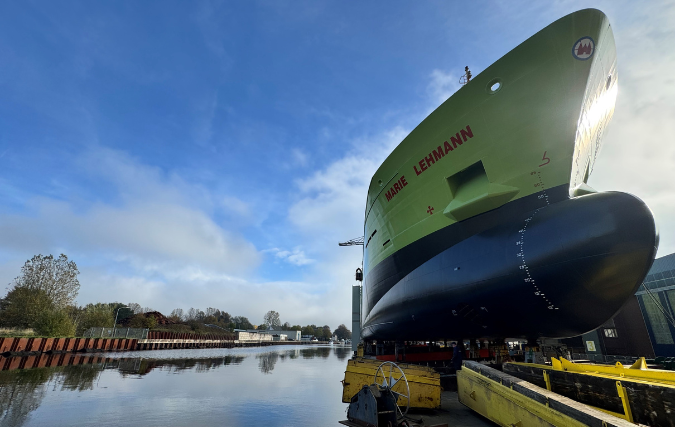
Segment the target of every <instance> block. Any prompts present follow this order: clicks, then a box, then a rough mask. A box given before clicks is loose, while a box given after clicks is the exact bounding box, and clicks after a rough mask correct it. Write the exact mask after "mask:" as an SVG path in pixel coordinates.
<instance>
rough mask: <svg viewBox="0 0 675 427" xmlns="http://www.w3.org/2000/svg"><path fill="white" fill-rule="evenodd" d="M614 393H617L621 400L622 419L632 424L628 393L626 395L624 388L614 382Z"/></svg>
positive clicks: (618, 382) (619, 383)
mask: <svg viewBox="0 0 675 427" xmlns="http://www.w3.org/2000/svg"><path fill="white" fill-rule="evenodd" d="M616 391H617V392H618V393H619V397H620V398H621V404H622V405H623V413H624V417H625V418H626V420H627V421H630V422H631V423H632V422H633V413H632V412H631V411H630V402H629V400H628V393H626V389H625V388H624V386H623V385H621V381H617V382H616Z"/></svg>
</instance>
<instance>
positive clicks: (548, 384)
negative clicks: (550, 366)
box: [542, 371, 551, 391]
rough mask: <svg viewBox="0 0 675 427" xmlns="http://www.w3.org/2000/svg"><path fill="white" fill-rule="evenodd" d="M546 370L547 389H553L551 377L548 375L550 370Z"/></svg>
mask: <svg viewBox="0 0 675 427" xmlns="http://www.w3.org/2000/svg"><path fill="white" fill-rule="evenodd" d="M542 372H544V382H545V383H546V390H548V391H551V377H549V376H548V371H542Z"/></svg>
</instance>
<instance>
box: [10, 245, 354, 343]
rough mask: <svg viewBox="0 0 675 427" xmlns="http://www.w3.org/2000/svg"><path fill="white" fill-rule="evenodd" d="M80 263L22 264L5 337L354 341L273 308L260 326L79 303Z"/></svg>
mask: <svg viewBox="0 0 675 427" xmlns="http://www.w3.org/2000/svg"><path fill="white" fill-rule="evenodd" d="M79 274H80V272H79V270H78V268H77V265H76V264H75V262H74V261H72V260H69V259H68V257H67V256H66V255H64V254H61V255H60V256H59V257H58V258H55V257H54V256H53V255H46V256H45V255H41V254H40V255H35V256H34V257H33V258H31V259H30V260H28V261H26V263H25V264H24V265H23V267H21V274H20V275H19V276H18V277H16V278H15V279H14V280H13V282H12V283H10V284H9V287H8V292H7V294H6V295H5V296H4V297H3V298H2V299H0V338H2V337H14V338H20V337H26V338H55V337H59V338H70V337H83V334H84V332H85V331H86V330H88V329H89V328H101V327H107V328H113V327H115V328H144V329H148V330H149V331H152V332H169V333H179V334H190V335H195V337H197V336H199V335H217V336H223V337H228V338H230V339H232V337H233V336H234V330H235V329H243V330H251V329H258V330H268V331H270V332H271V331H301V334H302V335H303V336H308V337H311V338H312V339H313V338H316V339H317V340H318V341H329V340H331V339H333V338H335V339H338V340H340V339H345V340H346V339H350V338H351V331H350V330H349V329H347V327H346V326H345V325H344V324H342V325H339V326H338V327H337V328H336V329H335V330H334V331H332V330H331V328H330V326H328V325H323V326H317V325H314V324H311V325H306V326H300V325H291V324H290V323H288V322H286V323H284V324H282V323H281V320H280V315H279V313H278V312H276V311H273V310H271V311H268V312H267V313H266V314H265V315H264V316H263V321H262V323H261V324H259V325H254V324H252V323H251V322H250V321H249V319H248V318H246V317H244V316H232V315H230V314H229V313H228V312H226V311H224V310H219V309H217V308H213V307H208V308H207V309H206V310H201V309H197V308H190V309H188V310H183V309H182V308H176V309H174V310H173V311H172V312H171V314H170V315H168V316H165V315H163V314H162V313H160V312H158V311H155V310H153V309H151V308H149V307H145V308H143V307H142V306H141V305H140V304H138V303H134V302H131V303H128V304H123V303H121V302H111V303H101V302H99V303H90V304H86V305H84V306H78V305H77V304H76V303H75V298H76V297H77V295H78V293H79V290H80V282H79V280H78V278H77V277H78V275H79Z"/></svg>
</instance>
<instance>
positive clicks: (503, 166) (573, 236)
mask: <svg viewBox="0 0 675 427" xmlns="http://www.w3.org/2000/svg"><path fill="white" fill-rule="evenodd" d="M617 83H618V79H617V69H616V46H615V43H614V37H613V34H612V29H611V26H610V25H609V22H608V20H607V17H606V16H605V15H604V14H603V13H602V12H600V11H598V10H593V9H587V10H582V11H578V12H575V13H572V14H570V15H568V16H565V17H563V18H561V19H560V20H558V21H556V22H554V23H553V24H551V25H549V26H548V27H546V28H544V29H543V30H541V31H540V32H539V33H537V34H535V35H534V36H532V37H531V38H530V39H528V40H526V41H525V42H523V43H522V44H521V45H519V46H518V47H516V48H515V49H513V50H512V51H511V52H509V53H508V54H506V55H505V56H504V57H502V58H501V59H499V60H498V61H497V62H495V63H494V64H493V65H491V66H490V67H488V68H487V69H486V70H484V71H483V72H481V73H480V74H479V75H478V76H476V77H475V78H474V79H472V80H471V81H470V82H469V83H468V84H466V85H464V86H463V87H462V88H461V89H460V90H458V91H457V92H456V93H455V94H454V95H453V96H452V97H450V98H449V99H448V100H447V101H446V102H444V103H443V104H442V105H441V106H440V107H438V108H437V109H436V110H435V111H434V112H433V113H431V114H430V115H429V116H428V117H427V118H426V119H425V120H424V121H423V122H422V123H420V125H418V126H417V128H415V129H414V130H413V131H412V132H411V133H410V135H408V136H407V137H406V138H405V139H404V140H403V141H402V142H401V143H400V144H399V146H398V147H396V149H394V151H393V152H392V153H391V154H390V155H389V157H388V158H387V159H386V160H385V161H384V162H383V164H382V165H381V166H380V168H379V169H378V170H377V172H376V173H375V175H374V176H373V178H372V181H371V184H370V187H369V190H368V197H367V202H366V214H365V230H364V240H365V241H364V256H363V267H364V283H363V295H362V325H363V329H362V336H363V337H364V338H365V339H407V340H414V339H437V338H443V337H450V336H459V335H462V336H467V337H468V336H475V337H478V336H501V337H517V336H523V337H535V336H537V337H538V336H548V337H554V336H571V335H577V334H580V333H583V332H586V331H588V330H591V329H594V328H595V327H597V326H599V325H600V324H601V323H603V322H604V321H606V320H607V319H608V318H609V317H611V316H612V315H613V314H614V313H615V312H616V311H617V310H619V308H620V307H621V305H622V304H623V303H624V302H625V301H626V299H627V298H628V297H629V296H630V295H632V293H634V291H635V290H636V287H637V286H639V284H640V283H641V281H642V279H643V278H644V276H645V275H646V273H647V271H648V269H649V267H650V265H651V263H652V261H653V259H654V256H655V252H656V247H657V246H658V237H657V232H656V226H655V224H654V220H653V217H652V215H651V212H650V211H649V209H648V208H647V207H646V206H645V205H644V204H643V203H642V202H641V201H640V200H639V199H637V198H635V197H633V196H630V195H626V194H623V193H596V192H595V191H594V190H593V189H592V188H590V187H589V186H588V185H587V184H586V182H587V180H588V177H589V175H590V174H591V172H592V170H593V164H594V161H595V159H596V156H597V155H598V152H599V149H600V141H601V138H602V134H603V132H604V130H605V128H606V126H607V125H608V123H609V121H610V120H611V117H612V114H613V111H614V103H615V99H616V95H617ZM610 207H611V209H612V210H611V211H608V209H610ZM542 221H543V222H542ZM528 226H529V230H528ZM542 233H543V234H542ZM540 234H541V235H540ZM556 241H557V242H558V243H555V242H556ZM551 242H553V243H551ZM579 299H581V300H584V301H586V302H587V304H579ZM504 305H508V306H509V307H508V309H510V310H518V311H521V312H522V311H523V310H526V311H527V313H528V315H525V316H521V317H523V319H522V321H520V320H519V321H505V319H503V318H500V316H503V315H504V309H503V307H504ZM584 310H585V311H590V313H588V312H585V311H584ZM506 312H508V310H506ZM511 317H513V316H511ZM528 322H529V324H528ZM531 322H534V323H535V324H534V325H533V324H531ZM506 323H509V325H506Z"/></svg>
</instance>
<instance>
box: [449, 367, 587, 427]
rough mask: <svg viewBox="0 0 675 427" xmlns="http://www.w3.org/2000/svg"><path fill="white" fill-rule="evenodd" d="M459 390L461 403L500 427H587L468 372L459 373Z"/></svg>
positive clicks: (464, 370)
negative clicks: (516, 426)
mask: <svg viewBox="0 0 675 427" xmlns="http://www.w3.org/2000/svg"><path fill="white" fill-rule="evenodd" d="M457 386H458V394H459V401H460V402H462V403H463V404H464V405H466V406H468V407H469V408H471V409H473V410H474V411H476V412H478V413H479V414H481V415H483V416H484V417H486V418H489V419H490V420H492V421H494V422H495V423H497V424H499V425H501V426H505V427H508V426H514V425H520V426H561V427H563V426H564V427H583V426H585V424H584V423H582V422H579V421H576V420H574V419H572V418H570V417H568V416H566V415H564V414H561V413H560V412H558V411H556V410H554V409H551V408H549V407H548V406H547V405H542V404H541V403H538V402H537V401H535V400H532V399H530V398H528V397H526V396H523V395H522V394H520V393H518V392H516V391H513V390H511V389H510V388H508V387H505V386H503V385H501V384H499V383H497V382H496V381H492V380H490V379H488V378H485V377H483V376H482V375H480V374H478V373H476V372H474V371H471V370H469V369H462V370H461V371H459V372H458V373H457Z"/></svg>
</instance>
